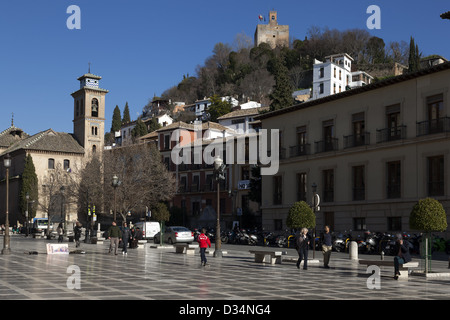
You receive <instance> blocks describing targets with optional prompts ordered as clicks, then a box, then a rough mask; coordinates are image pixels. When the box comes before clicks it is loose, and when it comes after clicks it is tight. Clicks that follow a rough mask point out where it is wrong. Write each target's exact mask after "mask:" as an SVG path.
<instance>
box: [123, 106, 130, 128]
mask: <svg viewBox="0 0 450 320" xmlns="http://www.w3.org/2000/svg"><path fill="white" fill-rule="evenodd" d="M129 122H131V116H130V108H129V107H128V101H127V103H125V109H123V118H122V124H125V123H129Z"/></svg>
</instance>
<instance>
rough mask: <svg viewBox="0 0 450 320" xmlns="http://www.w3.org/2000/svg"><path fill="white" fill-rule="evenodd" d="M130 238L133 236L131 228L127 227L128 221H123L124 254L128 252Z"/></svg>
mask: <svg viewBox="0 0 450 320" xmlns="http://www.w3.org/2000/svg"><path fill="white" fill-rule="evenodd" d="M130 238H131V231H130V228H128V227H127V223H126V222H124V223H123V228H122V245H123V247H122V254H123V255H126V254H128V251H127V249H128V241H129V240H130Z"/></svg>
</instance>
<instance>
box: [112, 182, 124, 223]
mask: <svg viewBox="0 0 450 320" xmlns="http://www.w3.org/2000/svg"><path fill="white" fill-rule="evenodd" d="M121 183H122V182H121V181H120V180H119V177H118V176H117V175H114V176H113V178H112V183H111V185H112V187H113V188H114V211H113V221H116V189H117V187H118V186H120V185H121Z"/></svg>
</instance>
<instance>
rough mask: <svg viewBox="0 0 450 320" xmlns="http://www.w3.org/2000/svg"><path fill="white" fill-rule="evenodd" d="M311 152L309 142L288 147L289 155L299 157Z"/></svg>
mask: <svg viewBox="0 0 450 320" xmlns="http://www.w3.org/2000/svg"><path fill="white" fill-rule="evenodd" d="M308 154H311V145H310V144H309V143H305V144H300V145H297V146H292V147H289V157H290V158H292V157H299V156H305V155H308Z"/></svg>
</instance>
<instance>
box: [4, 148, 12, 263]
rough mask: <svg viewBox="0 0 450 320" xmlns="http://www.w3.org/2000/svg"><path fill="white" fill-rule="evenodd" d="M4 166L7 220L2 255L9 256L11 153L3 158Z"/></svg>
mask: <svg viewBox="0 0 450 320" xmlns="http://www.w3.org/2000/svg"><path fill="white" fill-rule="evenodd" d="M3 166H4V167H5V168H6V220H5V238H4V240H3V250H2V254H5V255H7V254H11V246H10V244H11V238H10V235H9V168H11V156H10V155H9V153H8V154H6V155H5V157H4V158H3Z"/></svg>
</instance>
